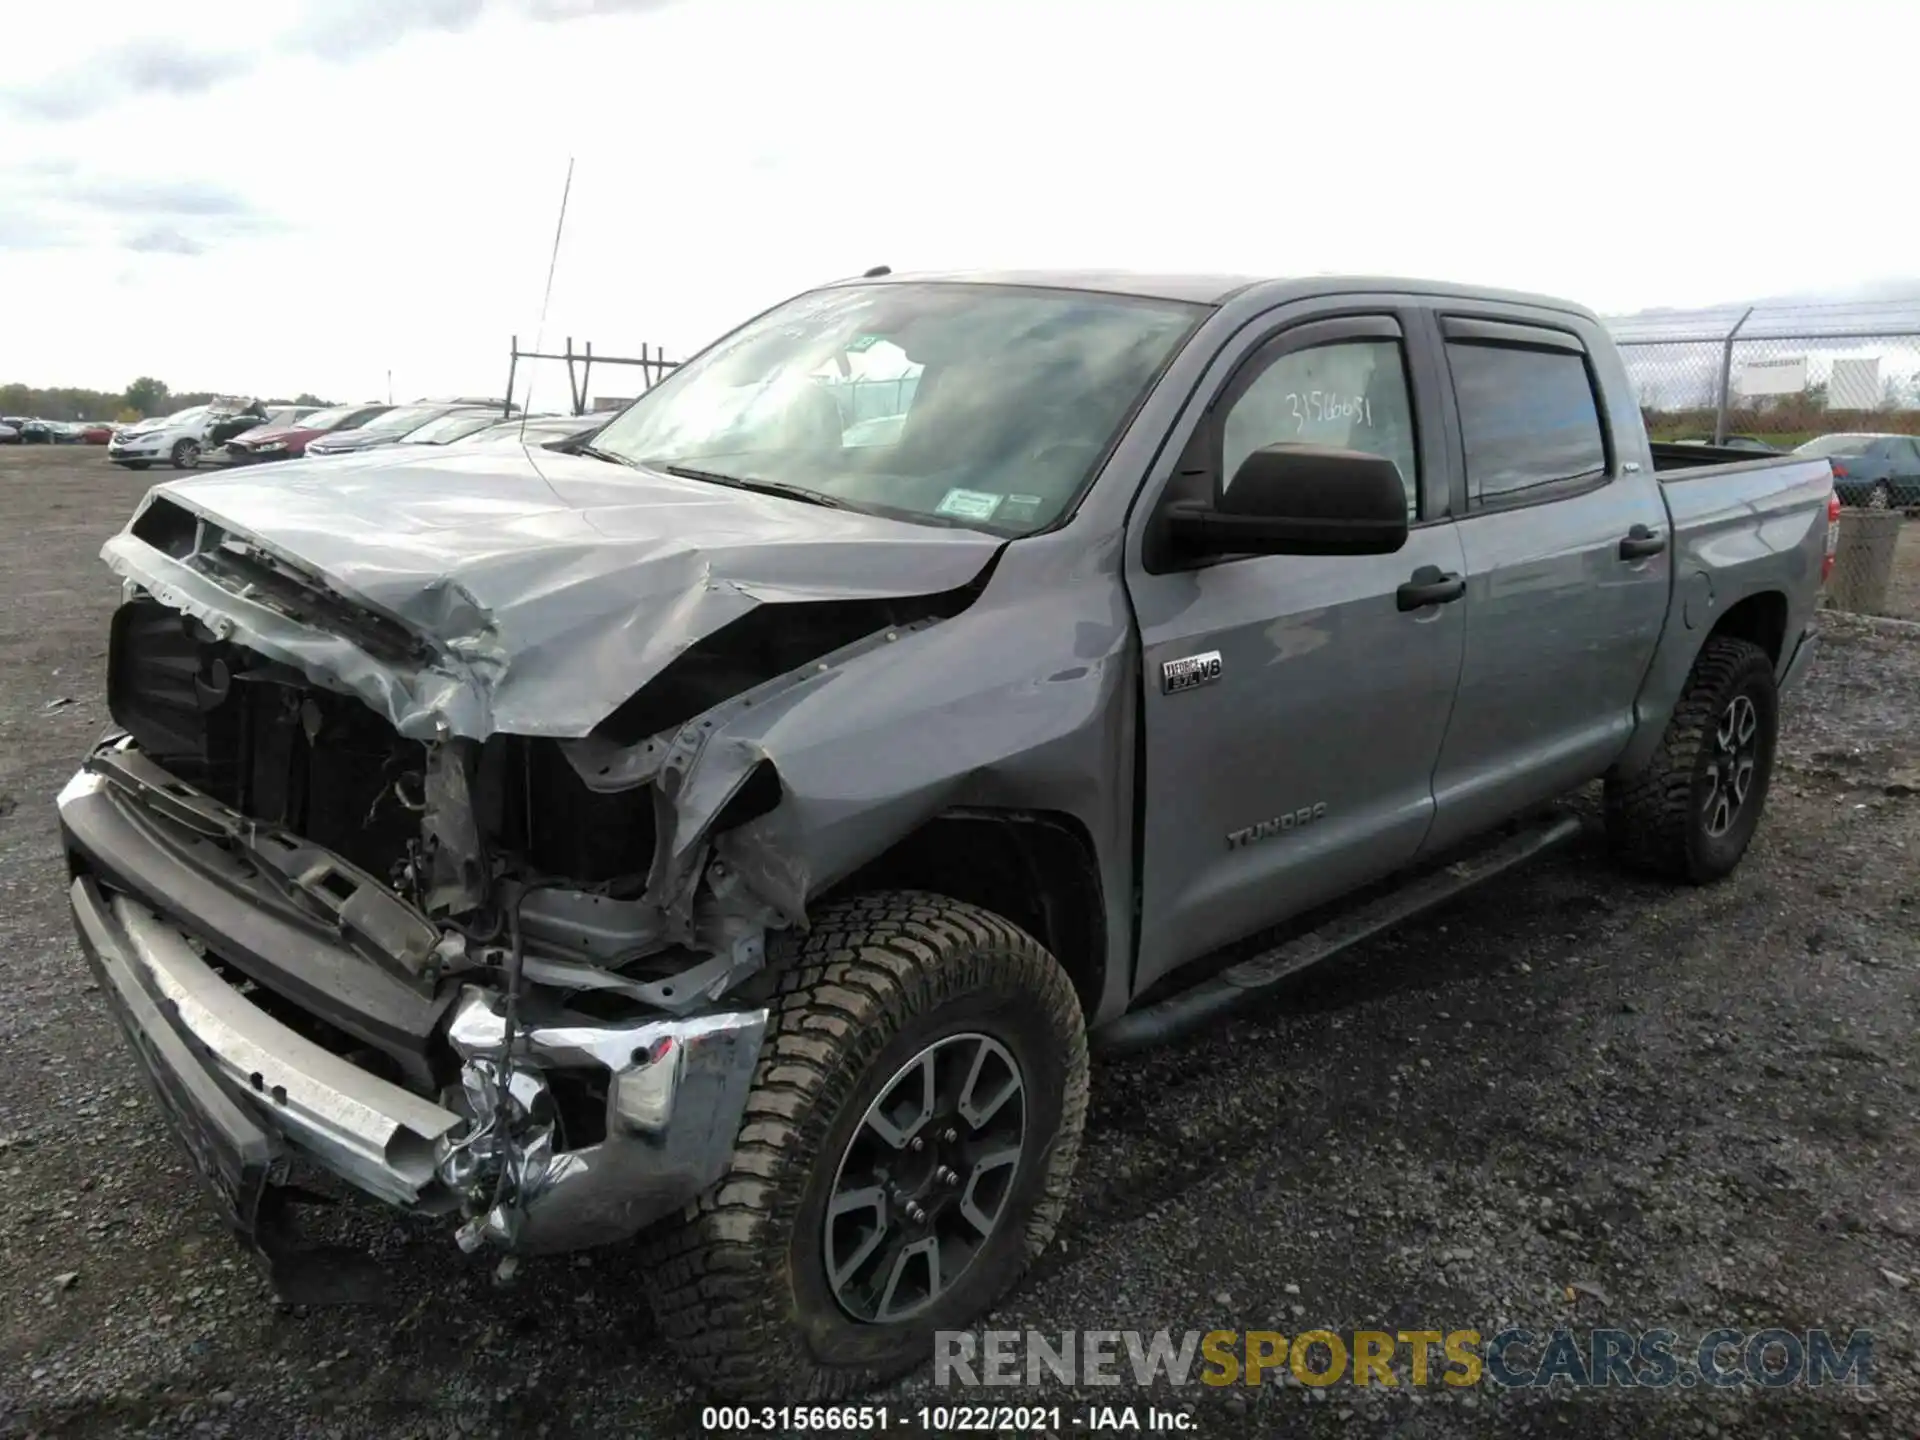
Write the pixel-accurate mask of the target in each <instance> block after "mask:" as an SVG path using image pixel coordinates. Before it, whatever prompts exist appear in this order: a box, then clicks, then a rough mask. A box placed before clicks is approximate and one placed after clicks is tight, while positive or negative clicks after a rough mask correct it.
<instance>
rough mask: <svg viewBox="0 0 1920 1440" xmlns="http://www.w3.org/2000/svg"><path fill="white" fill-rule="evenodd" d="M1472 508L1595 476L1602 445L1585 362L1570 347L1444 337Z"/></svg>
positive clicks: (1601, 465)
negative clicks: (1458, 417)
mask: <svg viewBox="0 0 1920 1440" xmlns="http://www.w3.org/2000/svg"><path fill="white" fill-rule="evenodd" d="M1447 365H1448V368H1449V370H1451V372H1452V374H1453V389H1454V396H1455V399H1456V401H1457V403H1458V405H1459V411H1460V432H1461V440H1462V442H1463V444H1464V447H1465V450H1466V462H1467V493H1468V498H1469V500H1470V502H1471V503H1472V504H1474V505H1484V504H1495V503H1499V502H1502V501H1516V500H1524V499H1525V498H1526V495H1527V492H1529V491H1532V490H1537V489H1542V488H1544V487H1548V486H1554V485H1562V484H1565V483H1567V482H1570V481H1579V480H1587V479H1594V478H1597V477H1599V476H1602V475H1605V474H1606V470H1607V443H1606V436H1605V433H1604V430H1603V428H1602V425H1601V420H1600V406H1599V403H1598V401H1597V400H1596V398H1595V395H1594V388H1593V378H1592V375H1591V374H1590V372H1589V371H1588V369H1587V362H1586V357H1585V356H1583V355H1581V354H1579V353H1577V352H1576V351H1574V350H1570V349H1560V348H1557V347H1554V348H1549V347H1545V346H1542V347H1538V348H1536V347H1533V346H1528V345H1523V344H1506V343H1490V342H1487V341H1481V340H1475V339H1449V340H1448V341H1447Z"/></svg>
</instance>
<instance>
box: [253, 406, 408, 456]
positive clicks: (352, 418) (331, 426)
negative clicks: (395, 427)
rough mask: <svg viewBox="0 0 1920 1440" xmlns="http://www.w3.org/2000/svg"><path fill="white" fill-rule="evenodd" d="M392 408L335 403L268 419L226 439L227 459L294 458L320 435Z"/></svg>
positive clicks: (349, 427)
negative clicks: (293, 415) (327, 407)
mask: <svg viewBox="0 0 1920 1440" xmlns="http://www.w3.org/2000/svg"><path fill="white" fill-rule="evenodd" d="M392 408H393V407H392V406H391V405H336V406H335V407H334V408H333V409H331V410H316V411H314V412H313V413H312V414H311V415H303V416H301V417H300V418H299V419H297V420H290V421H286V420H270V421H268V422H267V423H266V424H265V425H256V426H254V427H253V429H251V430H247V431H244V432H242V433H241V434H239V435H236V436H234V437H233V439H231V440H229V441H227V459H228V460H229V461H230V462H232V463H233V464H235V465H246V464H249V463H251V462H252V461H255V460H294V459H298V458H299V457H300V456H302V455H304V454H306V453H307V446H308V445H309V444H310V443H311V442H313V441H315V440H317V439H319V438H320V437H321V436H322V435H331V434H333V433H335V432H336V431H340V430H357V429H359V428H360V427H361V426H362V425H364V424H366V423H367V421H369V420H371V419H373V418H374V416H376V415H384V414H386V413H387V411H389V410H391V409H392Z"/></svg>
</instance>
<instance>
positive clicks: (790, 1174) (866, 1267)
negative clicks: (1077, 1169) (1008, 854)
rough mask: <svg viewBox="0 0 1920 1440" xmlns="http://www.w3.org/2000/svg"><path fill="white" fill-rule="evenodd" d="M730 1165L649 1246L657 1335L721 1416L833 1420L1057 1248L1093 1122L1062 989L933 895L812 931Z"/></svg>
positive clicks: (996, 935) (837, 918)
mask: <svg viewBox="0 0 1920 1440" xmlns="http://www.w3.org/2000/svg"><path fill="white" fill-rule="evenodd" d="M777 987H778V988H777V993H776V997H775V999H774V1001H773V1002H772V1008H773V1016H772V1019H771V1021H770V1023H769V1026H768V1031H767V1039H766V1043H765V1045H764V1047H763V1049H762V1051H761V1056H760V1063H759V1069H758V1071H757V1072H756V1074H755V1077H754V1087H753V1091H752V1093H751V1095H750V1096H749V1098H748V1101H747V1112H746V1118H745V1120H744V1122H743V1124H742V1127H741V1131H740V1136H739V1139H738V1141H737V1142H736V1145H735V1149H734V1155H733V1161H732V1164H731V1167H730V1169H729V1170H728V1173H727V1174H726V1175H725V1176H723V1177H722V1178H721V1180H720V1182H719V1183H718V1184H717V1185H716V1186H715V1187H714V1188H713V1189H712V1190H710V1191H709V1192H708V1193H707V1194H706V1195H705V1196H703V1197H702V1198H701V1199H700V1200H699V1201H698V1202H696V1204H694V1205H693V1206H690V1207H689V1208H688V1210H687V1211H686V1212H685V1213H684V1214H683V1215H682V1216H681V1217H679V1218H678V1219H677V1220H676V1221H674V1222H672V1223H671V1224H669V1225H667V1226H665V1227H663V1228H662V1229H661V1231H660V1232H658V1233H657V1234H655V1235H654V1236H652V1237H651V1238H650V1241H649V1250H650V1252H651V1253H650V1256H649V1258H650V1260H651V1262H652V1266H653V1268H654V1270H655V1274H656V1283H655V1289H654V1291H653V1296H652V1299H653V1306H654V1311H655V1315H656V1317H657V1319H658V1321H659V1324H660V1328H661V1331H662V1333H663V1334H664V1335H665V1336H666V1337H667V1339H668V1340H669V1342H670V1343H671V1344H672V1345H673V1346H674V1348H675V1349H676V1350H677V1351H678V1352H679V1354H680V1356H681V1358H682V1359H683V1360H684V1361H685V1362H686V1363H687V1365H688V1366H689V1367H690V1368H691V1369H692V1370H693V1371H694V1372H695V1374H696V1376H697V1377H698V1378H699V1379H700V1380H701V1381H702V1382H703V1383H704V1384H706V1385H707V1386H708V1387H709V1388H711V1389H712V1390H714V1391H715V1392H717V1393H719V1394H721V1395H723V1396H725V1397H727V1398H731V1399H738V1400H760V1401H768V1400H789V1401H791V1400H803V1399H805V1400H831V1399H836V1398H839V1397H842V1396H845V1395H849V1394H853V1393H857V1392H859V1391H862V1390H866V1389H870V1388H872V1387H873V1386H875V1385H878V1384H880V1383H881V1382H883V1381H885V1380H887V1379H889V1378H890V1377H892V1376H895V1375H898V1374H900V1373H902V1372H904V1371H906V1370H910V1369H912V1368H913V1367H914V1366H915V1365H918V1364H920V1363H922V1362H923V1361H924V1360H926V1359H927V1358H928V1356H929V1355H930V1354H931V1353H932V1348H933V1336H934V1332H935V1331H938V1330H955V1329H961V1328H963V1327H965V1326H967V1325H968V1324H970V1323H972V1322H973V1321H974V1320H976V1319H977V1318H978V1317H979V1316H980V1315H981V1314H982V1313H984V1312H985V1311H986V1310H987V1309H988V1308H989V1307H991V1306H992V1305H993V1304H994V1303H995V1302H996V1301H997V1300H999V1299H1000V1298H1001V1296H1003V1295H1004V1294H1005V1293H1006V1292H1007V1290H1008V1289H1009V1288H1010V1287H1011V1286H1012V1285H1013V1284H1014V1283H1015V1282H1016V1281H1017V1280H1018V1279H1019V1278H1020V1276H1021V1274H1022V1272H1023V1271H1024V1270H1025V1269H1026V1267H1027V1265H1028V1263H1029V1262H1030V1261H1031V1260H1032V1259H1033V1258H1034V1257H1035V1256H1036V1255H1038V1254H1039V1253H1040V1252H1041V1250H1043V1249H1044V1248H1045V1247H1046V1245H1047V1242H1048V1241H1049V1240H1050V1239H1051V1238H1052V1237H1053V1233H1054V1230H1055V1228H1056V1227H1057V1226H1058V1224H1059V1221H1060V1216H1061V1213H1062V1211H1063V1210H1064V1208H1065V1206H1066V1201H1067V1191H1068V1187H1069V1185H1070V1183H1071V1181H1072V1178H1073V1171H1074V1165H1075V1162H1076V1160H1077V1158H1078V1155H1079V1149H1080V1133H1081V1130H1082V1128H1083V1126H1084V1124H1085V1121H1086V1109H1087V1040H1086V1030H1085V1024H1084V1022H1083V1019H1082V1017H1081V1013H1080V1003H1079V999H1078V997H1077V996H1076V995H1075V993H1074V989H1073V984H1072V982H1071V981H1070V980H1069V979H1068V978H1067V975H1066V972H1065V971H1064V970H1063V969H1062V968H1061V967H1060V964H1059V962H1058V961H1056V960H1055V959H1054V958H1053V956H1052V955H1050V954H1048V953H1047V951H1046V950H1045V949H1044V948H1043V947H1042V946H1041V945H1040V944H1039V943H1038V942H1037V941H1035V940H1034V939H1033V938H1032V937H1031V936H1029V935H1027V934H1026V933H1025V932H1023V931H1022V930H1020V929H1019V928H1018V927H1016V926H1014V925H1011V924H1009V923H1008V922H1007V921H1005V920H1002V919H1000V918H999V917H998V916H996V915H993V914H990V913H989V912H987V911H985V910H981V909H979V908H977V907H975V906H972V905H966V904H962V903H961V902H959V901H956V900H950V899H947V898H946V897H944V896H940V895H931V894H924V893H919V892H891V893H884V894H875V895H869V896H862V897H860V898H857V899H854V900H850V901H847V902H845V903H843V904H839V905H835V906H833V907H831V908H829V909H828V910H827V911H826V912H825V913H823V914H822V915H821V916H819V917H818V918H817V919H816V920H815V922H814V924H813V928H812V929H811V931H810V932H809V933H808V935H807V936H806V939H805V941H804V943H803V944H802V945H801V946H800V949H799V953H798V954H797V955H796V956H795V957H794V960H793V962H792V964H791V965H790V966H789V967H788V968H786V969H785V970H783V971H782V972H781V973H780V974H779V976H778V980H777Z"/></svg>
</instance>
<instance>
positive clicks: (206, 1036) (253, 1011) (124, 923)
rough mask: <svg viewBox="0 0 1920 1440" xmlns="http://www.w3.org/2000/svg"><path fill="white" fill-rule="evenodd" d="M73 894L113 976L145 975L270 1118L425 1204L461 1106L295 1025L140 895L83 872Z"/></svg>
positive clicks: (382, 1187)
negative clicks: (222, 970) (439, 1101)
mask: <svg viewBox="0 0 1920 1440" xmlns="http://www.w3.org/2000/svg"><path fill="white" fill-rule="evenodd" d="M72 901H73V911H74V918H75V922H76V923H77V924H78V925H79V927H80V931H81V935H82V938H83V939H84V940H85V942H86V944H87V948H88V949H89V950H90V951H92V952H93V953H94V954H95V955H98V956H103V957H111V959H112V961H114V962H117V963H115V964H113V965H111V966H110V967H109V972H108V975H107V976H106V978H107V979H108V980H109V982H110V983H113V984H115V985H116V986H123V987H124V986H126V985H127V984H128V982H129V981H131V982H132V984H135V985H138V986H139V987H140V990H141V991H142V992H144V998H145V999H148V1000H150V1001H151V1002H152V1003H153V1005H154V1006H155V1007H157V1009H158V1011H159V1013H160V1015H161V1016H163V1017H165V1018H166V1019H168V1020H169V1021H170V1022H171V1023H172V1026H173V1027H174V1029H175V1030H176V1031H177V1032H178V1034H179V1035H180V1037H181V1038H182V1039H184V1040H186V1041H187V1045H188V1049H189V1050H190V1051H191V1052H192V1054H193V1055H194V1056H195V1058H197V1059H199V1060H200V1061H202V1062H203V1063H204V1064H205V1065H206V1067H207V1068H208V1069H209V1070H211V1071H212V1072H213V1073H214V1074H215V1075H216V1076H218V1077H219V1079H220V1080H221V1081H223V1082H225V1085H226V1088H227V1089H228V1090H229V1091H230V1092H231V1093H233V1094H236V1095H238V1096H239V1097H240V1098H241V1099H242V1100H243V1101H244V1102H247V1103H250V1104H251V1105H252V1106H253V1107H254V1108H255V1109H256V1110H258V1111H259V1112H260V1114H261V1116H262V1117H263V1118H264V1119H265V1121H266V1123H267V1127H268V1128H269V1129H271V1130H274V1131H278V1132H279V1133H280V1134H281V1135H282V1136H284V1137H285V1138H286V1139H287V1140H288V1141H289V1142H291V1143H292V1144H294V1145H295V1146H297V1147H298V1148H300V1149H301V1150H303V1151H305V1152H306V1153H307V1154H309V1155H311V1156H312V1157H313V1158H314V1159H315V1160H316V1161H317V1162H318V1163H319V1164H320V1165H321V1166H322V1167H323V1168H325V1169H327V1170H330V1171H332V1172H333V1173H334V1174H336V1175H338V1176H339V1177H340V1178H341V1179H343V1180H346V1181H348V1182H349V1183H350V1184H353V1185H355V1186H357V1187H358V1188H360V1189H362V1190H364V1191H366V1192H367V1193H368V1194H369V1195H373V1196H376V1197H378V1198H379V1199H382V1200H386V1201H388V1202H390V1203H392V1204H396V1205H413V1204H416V1203H418V1202H419V1201H420V1200H421V1198H422V1196H423V1195H424V1194H425V1192H426V1191H427V1190H428V1189H429V1188H431V1187H432V1186H433V1185H434V1183H435V1176H434V1165H433V1152H434V1144H435V1142H436V1141H438V1140H439V1139H440V1138H441V1137H442V1136H443V1135H445V1134H447V1132H448V1131H450V1130H453V1129H454V1128H455V1127H457V1126H458V1125H459V1124H460V1123H461V1120H460V1117H459V1116H458V1115H456V1114H455V1113H453V1112H452V1111H450V1110H443V1109H441V1108H440V1106H438V1105H435V1104H433V1103H432V1102H431V1101H428V1100H423V1099H421V1098H420V1097H419V1096H417V1095H415V1094H413V1093H412V1092H410V1091H407V1090H403V1089H401V1088H400V1087H399V1086H398V1085H394V1084H391V1083H389V1082H388V1081H385V1080H382V1079H380V1078H379V1077H378V1076H377V1075H371V1074H369V1073H368V1072H366V1071H365V1070H361V1069H359V1068H358V1067H357V1066H354V1065H352V1064H349V1063H348V1062H347V1061H345V1060H343V1059H341V1058H340V1057H339V1056H338V1055H335V1054H334V1053H333V1052H332V1051H330V1050H324V1049H322V1048H321V1047H320V1046H318V1045H316V1044H314V1043H313V1042H312V1041H311V1040H309V1039H307V1038H306V1037H305V1036H304V1035H300V1034H298V1033H297V1032H295V1031H293V1030H290V1029H288V1028H287V1027H286V1026H285V1025H282V1024H281V1023H280V1022H279V1021H278V1020H275V1019H274V1018H273V1017H272V1016H271V1015H269V1014H267V1013H266V1011H264V1010H262V1009H260V1008H259V1007H258V1006H256V1005H255V1004H253V1003H252V1002H251V1001H250V1000H248V999H247V998H246V997H245V996H244V995H242V994H241V993H240V992H239V991H238V990H236V989H234V988H233V986H231V985H229V984H228V983H227V982H226V981H225V980H224V979H222V978H221V977H220V975H219V974H218V973H217V972H216V971H215V970H214V969H213V967H212V966H211V965H209V964H208V963H207V962H206V961H205V960H203V959H201V958H200V956H198V955H196V954H195V953H194V951H193V948H192V946H191V945H189V944H188V942H187V939H186V937H185V936H184V935H182V934H181V933H180V932H179V931H178V930H176V929H174V928H173V927H172V926H171V925H168V924H167V923H166V922H164V921H163V920H161V919H160V918H159V917H158V916H156V915H155V914H154V913H153V911H151V910H149V909H148V908H147V907H146V906H144V905H142V904H140V903H138V902H137V901H134V900H130V899H128V898H127V897H125V896H124V895H121V896H114V897H113V898H111V899H106V898H105V897H104V896H103V895H102V894H101V892H99V891H98V890H97V889H94V888H93V887H90V886H88V884H87V882H86V881H84V880H76V881H74V882H73V893H72ZM122 998H123V999H130V1000H135V1001H137V1000H139V999H141V998H143V997H142V996H123V997H122Z"/></svg>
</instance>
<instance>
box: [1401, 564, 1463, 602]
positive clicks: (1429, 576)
mask: <svg viewBox="0 0 1920 1440" xmlns="http://www.w3.org/2000/svg"><path fill="white" fill-rule="evenodd" d="M1466 593H1467V581H1466V577H1465V576H1463V575H1459V574H1456V573H1455V572H1453V571H1451V570H1442V569H1441V568H1440V567H1439V566H1438V565H1422V566H1421V567H1420V568H1419V569H1418V570H1416V571H1414V572H1413V578H1412V579H1411V580H1409V581H1407V583H1406V584H1404V585H1402V586H1401V587H1400V588H1399V589H1398V590H1396V591H1395V592H1394V599H1395V601H1396V602H1397V603H1398V604H1399V606H1400V608H1401V609H1402V610H1421V609H1424V608H1426V607H1427V606H1429V605H1445V604H1447V603H1448V602H1449V601H1453V600H1458V599H1459V598H1460V597H1461V596H1462V595H1464V594H1466Z"/></svg>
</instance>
